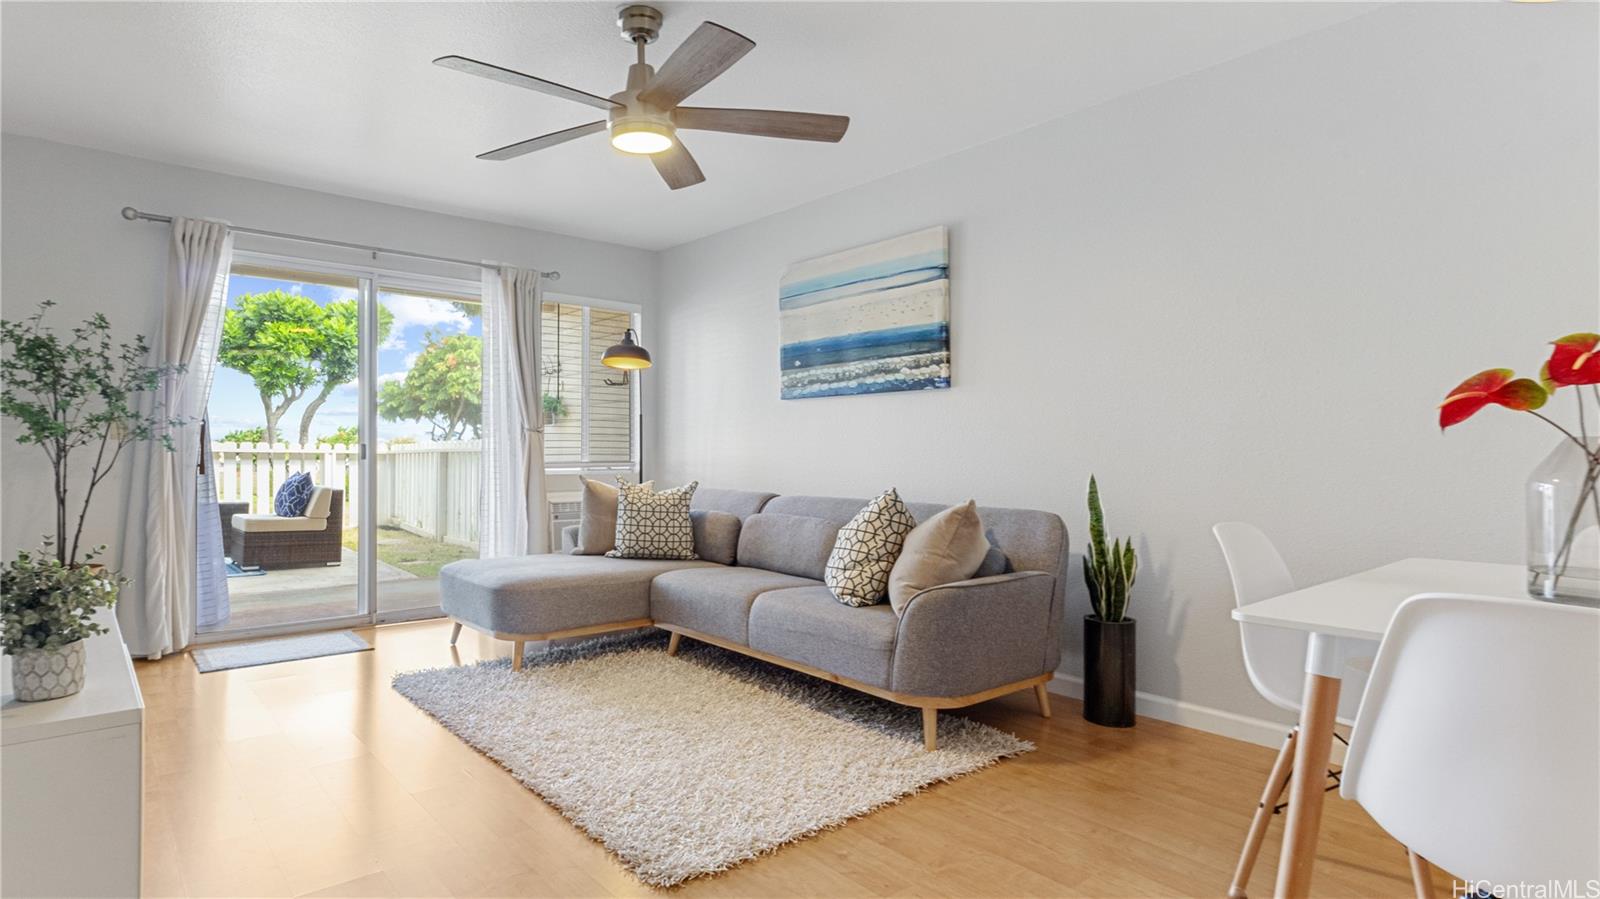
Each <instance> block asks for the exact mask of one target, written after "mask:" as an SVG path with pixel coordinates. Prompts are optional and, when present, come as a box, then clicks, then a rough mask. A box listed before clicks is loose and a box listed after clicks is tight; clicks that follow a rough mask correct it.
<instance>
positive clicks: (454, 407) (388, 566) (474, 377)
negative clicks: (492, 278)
mask: <svg viewBox="0 0 1600 899" xmlns="http://www.w3.org/2000/svg"><path fill="white" fill-rule="evenodd" d="M475 287H476V285H468V284H458V285H454V286H453V287H452V285H449V284H442V283H437V282H436V283H433V284H422V283H415V282H413V283H410V284H407V283H405V282H402V281H398V280H395V279H384V280H380V281H379V283H378V291H377V298H378V304H377V313H378V315H377V322H376V328H377V334H378V338H377V348H376V353H375V360H374V370H375V373H376V375H375V377H374V378H373V379H372V383H373V384H374V386H375V393H374V397H373V398H374V400H375V405H376V413H377V415H376V418H377V422H376V430H375V431H374V436H375V439H374V442H373V446H374V448H375V459H374V461H375V463H376V464H375V476H376V484H375V490H374V496H375V499H376V503H377V509H376V513H377V517H376V522H377V527H376V531H375V534H374V536H375V547H376V555H377V558H376V580H375V583H376V585H377V605H376V609H377V614H378V617H379V618H380V620H402V619H406V618H415V617H423V616H427V615H431V614H437V613H438V608H439V569H440V568H441V567H442V566H444V565H446V564H448V563H450V562H454V561H456V560H457V559H466V558H473V557H476V556H477V555H478V514H479V509H480V508H481V505H482V493H481V491H480V488H479V483H480V480H479V474H480V471H481V466H480V464H479V459H480V448H481V446H482V436H483V435H482V433H481V432H482V427H483V398H482V385H483V367H482V359H483V314H482V307H481V305H480V303H479V298H478V294H477V291H476V289H475Z"/></svg>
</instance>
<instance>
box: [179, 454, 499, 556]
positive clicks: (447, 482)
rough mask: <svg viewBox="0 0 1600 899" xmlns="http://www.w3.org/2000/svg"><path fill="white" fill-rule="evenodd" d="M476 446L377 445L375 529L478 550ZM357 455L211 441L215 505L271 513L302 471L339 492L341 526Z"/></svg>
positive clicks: (354, 482)
mask: <svg viewBox="0 0 1600 899" xmlns="http://www.w3.org/2000/svg"><path fill="white" fill-rule="evenodd" d="M480 447H481V441H477V440H452V441H447V442H439V443H432V442H430V443H396V444H387V443H379V444H377V446H376V452H377V459H378V473H377V491H378V495H377V500H378V524H380V525H395V526H397V527H401V528H405V529H406V530H408V531H410V532H412V533H413V534H418V535H421V536H424V537H431V538H432V539H434V540H439V541H443V542H445V543H455V544H460V545H462V546H474V547H475V546H477V545H478V505H479V495H480V484H481V480H480V474H481V462H480V456H479V450H480ZM360 458H361V451H360V449H359V448H358V447H354V446H345V445H344V444H338V445H333V446H330V445H327V444H322V445H319V446H314V447H313V446H300V445H298V444H288V443H280V444H275V445H273V446H268V445H266V444H265V443H255V444H249V443H213V444H212V445H211V460H212V464H213V465H214V466H215V471H216V478H217V500H218V502H224V503H226V502H247V503H249V504H250V511H251V512H271V511H272V498H273V496H275V495H276V494H277V491H278V485H279V484H281V483H283V480H284V479H285V478H287V477H288V476H289V475H291V474H294V473H296V472H300V471H305V472H310V473H311V479H312V481H314V482H315V483H317V484H319V485H322V486H327V487H335V488H338V489H341V490H343V491H344V509H345V512H344V514H345V520H344V526H345V527H347V528H348V527H354V526H355V520H356V519H355V515H356V512H355V510H356V509H359V508H361V507H360V505H359V503H360V501H361V496H360V493H361V478H360V476H359V465H360Z"/></svg>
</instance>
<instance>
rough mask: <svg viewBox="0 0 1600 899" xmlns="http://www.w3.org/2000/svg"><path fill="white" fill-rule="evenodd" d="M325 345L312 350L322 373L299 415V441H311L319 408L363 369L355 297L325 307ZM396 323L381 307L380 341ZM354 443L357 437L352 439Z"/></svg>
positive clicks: (379, 308) (323, 334) (323, 343)
mask: <svg viewBox="0 0 1600 899" xmlns="http://www.w3.org/2000/svg"><path fill="white" fill-rule="evenodd" d="M322 309H323V324H322V345H321V347H320V348H319V349H318V350H317V351H316V352H315V353H313V354H312V357H311V362H312V364H314V365H315V366H316V367H317V370H318V371H319V372H320V373H321V377H320V379H319V381H318V384H319V385H320V386H319V389H318V391H317V395H316V396H314V397H312V398H311V402H310V403H308V404H306V408H305V411H304V412H303V413H301V415H300V442H301V443H302V444H306V443H310V442H311V420H312V419H313V418H316V417H317V410H319V409H321V408H322V404H323V403H325V402H327V401H328V396H329V395H330V394H332V393H333V392H334V391H335V390H337V389H338V388H339V387H340V386H342V385H344V384H348V383H350V382H351V381H354V380H355V379H356V375H357V374H358V373H359V372H360V371H361V325H360V311H359V309H358V308H357V306H356V301H355V300H338V301H335V302H332V303H329V304H328V305H326V306H324V307H322ZM393 326H394V314H393V313H391V312H390V311H389V310H388V309H387V308H386V307H384V306H381V305H380V306H379V307H378V338H377V339H378V341H379V342H380V343H381V342H382V341H384V340H386V339H387V338H388V337H389V330H390V329H391V328H392V327H393ZM350 442H351V443H352V444H353V443H354V442H355V441H350Z"/></svg>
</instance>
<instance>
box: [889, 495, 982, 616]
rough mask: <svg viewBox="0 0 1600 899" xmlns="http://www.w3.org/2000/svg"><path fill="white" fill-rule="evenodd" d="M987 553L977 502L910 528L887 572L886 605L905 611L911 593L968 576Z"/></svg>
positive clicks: (965, 504) (897, 610) (976, 568)
mask: <svg viewBox="0 0 1600 899" xmlns="http://www.w3.org/2000/svg"><path fill="white" fill-rule="evenodd" d="M988 554H989V538H988V537H987V536H985V535H984V533H983V522H982V521H980V520H979V519H978V504H977V503H975V502H973V501H972V500H968V501H967V502H965V503H963V504H962V505H959V506H951V507H950V508H948V509H945V510H944V511H943V512H940V513H939V514H937V515H935V516H933V517H932V518H929V519H928V520H927V521H924V522H923V523H921V524H919V525H917V526H916V527H915V528H912V529H911V533H909V534H907V535H906V544H905V547H904V548H902V549H901V550H900V558H898V559H896V560H895V563H894V569H893V570H892V571H890V572H889V605H890V606H892V607H893V608H894V613H895V614H896V615H902V614H905V610H906V604H907V603H909V602H911V597H913V596H916V595H917V594H918V593H919V592H921V591H923V590H926V589H928V588H929V587H937V586H939V585H940V584H952V583H955V582H956V581H964V580H966V579H967V578H969V577H972V576H973V575H974V574H976V573H977V571H978V566H980V565H982V564H983V558H984V556H986V555H988Z"/></svg>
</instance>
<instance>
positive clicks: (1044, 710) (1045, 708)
mask: <svg viewBox="0 0 1600 899" xmlns="http://www.w3.org/2000/svg"><path fill="white" fill-rule="evenodd" d="M1033 698H1034V699H1037V700H1039V717H1040V718H1048V717H1050V691H1049V690H1046V689H1045V688H1044V684H1034V685H1033Z"/></svg>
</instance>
